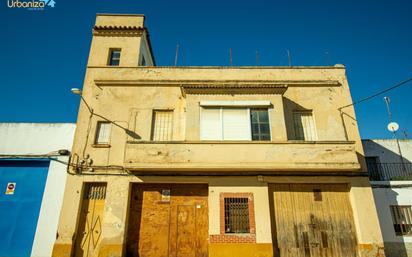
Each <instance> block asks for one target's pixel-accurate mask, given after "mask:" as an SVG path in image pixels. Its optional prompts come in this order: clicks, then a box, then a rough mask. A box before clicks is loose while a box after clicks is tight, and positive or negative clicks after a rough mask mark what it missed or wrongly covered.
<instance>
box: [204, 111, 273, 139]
mask: <svg viewBox="0 0 412 257" xmlns="http://www.w3.org/2000/svg"><path fill="white" fill-rule="evenodd" d="M200 138H201V140H270V128H269V115H268V110H267V109H250V108H230V107H225V108H223V107H203V108H202V111H201V120H200Z"/></svg>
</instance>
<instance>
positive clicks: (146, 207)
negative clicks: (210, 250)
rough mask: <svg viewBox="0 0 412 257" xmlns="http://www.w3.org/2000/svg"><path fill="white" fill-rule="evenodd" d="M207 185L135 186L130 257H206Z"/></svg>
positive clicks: (128, 247) (129, 237)
mask: <svg viewBox="0 0 412 257" xmlns="http://www.w3.org/2000/svg"><path fill="white" fill-rule="evenodd" d="M207 194H208V188H207V185H177V184H154V185H148V184H146V185H134V186H133V189H132V195H131V203H130V212H129V222H128V224H129V226H128V233H127V252H126V253H127V256H140V257H206V256H207V238H208V221H207V219H208V213H207V210H208V208H207Z"/></svg>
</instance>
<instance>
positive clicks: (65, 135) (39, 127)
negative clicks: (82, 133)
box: [0, 123, 76, 155]
mask: <svg viewBox="0 0 412 257" xmlns="http://www.w3.org/2000/svg"><path fill="white" fill-rule="evenodd" d="M75 127H76V125H75V124H73V123H0V142H1V143H0V155H6V154H10V155H11V154H16V155H39V154H47V153H50V152H53V151H57V150H60V149H68V150H71V147H72V143H73V136H74V129H75Z"/></svg>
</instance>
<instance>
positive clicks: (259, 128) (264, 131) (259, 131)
mask: <svg viewBox="0 0 412 257" xmlns="http://www.w3.org/2000/svg"><path fill="white" fill-rule="evenodd" d="M250 120H251V126H252V140H262V141H269V140H270V126H269V114H268V110H267V109H250Z"/></svg>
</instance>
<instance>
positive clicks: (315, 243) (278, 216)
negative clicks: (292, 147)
mask: <svg viewBox="0 0 412 257" xmlns="http://www.w3.org/2000/svg"><path fill="white" fill-rule="evenodd" d="M270 201H271V212H272V215H271V216H272V235H273V242H274V250H275V251H274V252H275V254H274V255H275V256H280V257H292V256H296V257H318V256H319V257H345V256H347V257H355V256H357V255H356V237H355V227H354V224H353V216H352V209H351V206H350V202H349V198H348V187H347V185H344V184H328V185H322V184H273V185H271V186H270Z"/></svg>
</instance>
